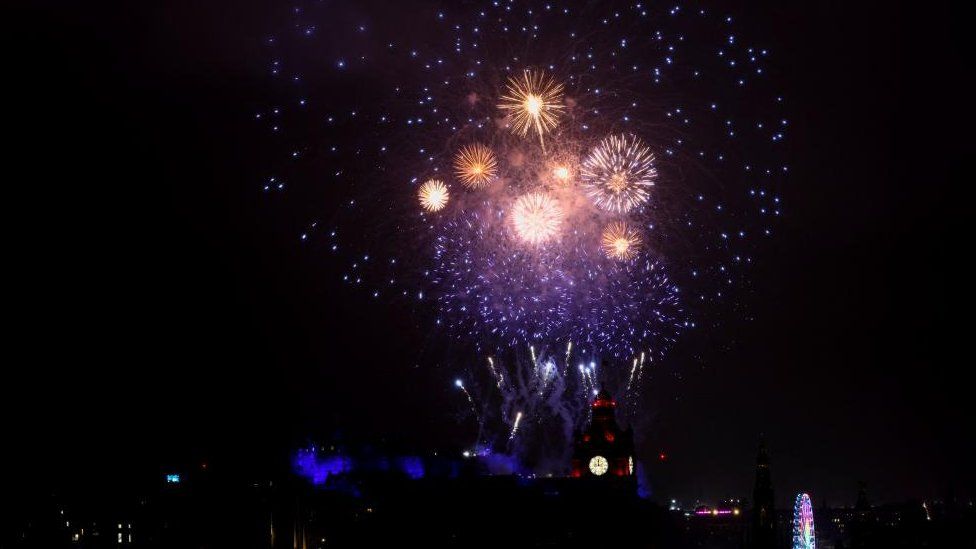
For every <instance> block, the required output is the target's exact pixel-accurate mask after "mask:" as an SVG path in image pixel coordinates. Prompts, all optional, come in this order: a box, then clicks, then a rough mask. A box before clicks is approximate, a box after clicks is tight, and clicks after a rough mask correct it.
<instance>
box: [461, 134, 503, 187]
mask: <svg viewBox="0 0 976 549" xmlns="http://www.w3.org/2000/svg"><path fill="white" fill-rule="evenodd" d="M454 173H455V174H457V176H458V179H460V180H461V183H463V184H464V186H465V187H468V188H469V189H481V188H484V187H486V186H488V184H489V183H491V182H492V180H493V179H494V178H495V176H496V175H498V163H497V161H496V160H495V153H493V152H491V149H489V148H488V147H486V146H484V145H482V144H480V143H475V144H474V145H468V146H466V147H464V148H463V149H461V151H460V152H458V153H457V155H456V156H455V157H454Z"/></svg>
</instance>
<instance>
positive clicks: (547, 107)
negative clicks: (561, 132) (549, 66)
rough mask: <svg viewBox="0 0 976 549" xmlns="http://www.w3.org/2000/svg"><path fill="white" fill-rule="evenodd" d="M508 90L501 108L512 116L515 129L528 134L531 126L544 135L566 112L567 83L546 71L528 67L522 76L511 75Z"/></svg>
mask: <svg viewBox="0 0 976 549" xmlns="http://www.w3.org/2000/svg"><path fill="white" fill-rule="evenodd" d="M506 87H507V90H506V94H505V95H503V96H502V97H501V103H499V105H498V108H500V109H501V110H503V111H505V113H506V114H508V116H509V117H510V118H511V127H512V132H514V133H515V134H516V135H519V136H521V137H525V136H526V134H528V133H529V131H530V130H532V131H534V132H535V133H536V134H537V135H538V136H539V143H541V144H542V146H543V147H545V142H544V141H543V136H544V135H545V134H546V133H549V132H550V131H551V130H552V129H553V128H555V127H556V126H557V125H558V124H559V118H560V116H561V115H562V111H563V108H564V105H563V85H562V84H559V83H556V82H555V81H554V80H553V79H552V78H550V77H549V76H547V75H546V74H545V73H542V72H533V71H529V70H526V71H524V72H523V73H522V77H521V78H515V77H511V78H509V79H508V84H507V86H506Z"/></svg>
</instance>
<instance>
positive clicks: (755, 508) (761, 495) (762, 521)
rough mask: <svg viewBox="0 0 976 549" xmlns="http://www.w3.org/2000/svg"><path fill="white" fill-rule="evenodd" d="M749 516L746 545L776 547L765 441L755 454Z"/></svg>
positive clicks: (764, 548) (771, 489)
mask: <svg viewBox="0 0 976 549" xmlns="http://www.w3.org/2000/svg"><path fill="white" fill-rule="evenodd" d="M750 518H751V521H750V529H749V543H748V546H749V547H751V548H753V549H770V548H773V547H776V540H777V538H776V503H775V499H774V495H773V481H772V477H771V475H770V472H769V453H768V452H767V451H766V443H765V442H760V443H759V454H758V455H757V456H756V484H755V487H754V488H753V491H752V515H751V517H750Z"/></svg>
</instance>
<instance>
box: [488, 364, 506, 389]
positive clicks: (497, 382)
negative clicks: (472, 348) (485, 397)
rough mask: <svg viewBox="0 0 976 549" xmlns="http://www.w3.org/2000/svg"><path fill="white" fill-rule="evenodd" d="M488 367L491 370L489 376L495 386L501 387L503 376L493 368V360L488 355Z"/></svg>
mask: <svg viewBox="0 0 976 549" xmlns="http://www.w3.org/2000/svg"><path fill="white" fill-rule="evenodd" d="M488 369H489V370H491V376H492V378H494V380H495V386H496V387H498V388H499V389H501V388H502V383H503V382H504V381H505V377H504V376H503V375H502V374H501V373H499V372H498V370H496V369H495V360H494V359H493V358H491V357H488Z"/></svg>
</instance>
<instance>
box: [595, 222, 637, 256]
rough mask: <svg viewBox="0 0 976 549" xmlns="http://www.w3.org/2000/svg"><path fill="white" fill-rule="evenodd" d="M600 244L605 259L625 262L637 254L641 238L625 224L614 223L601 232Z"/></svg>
mask: <svg viewBox="0 0 976 549" xmlns="http://www.w3.org/2000/svg"><path fill="white" fill-rule="evenodd" d="M600 242H601V244H602V245H603V251H604V252H605V253H606V254H607V257H610V258H613V259H623V260H626V259H631V258H633V257H634V256H635V255H636V254H637V250H638V249H639V248H640V245H641V237H640V235H639V234H638V233H637V231H635V230H634V229H632V228H631V227H630V226H629V225H627V224H626V223H624V222H622V221H615V222H613V223H611V224H609V225H607V228H606V229H604V230H603V236H601V237H600Z"/></svg>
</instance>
